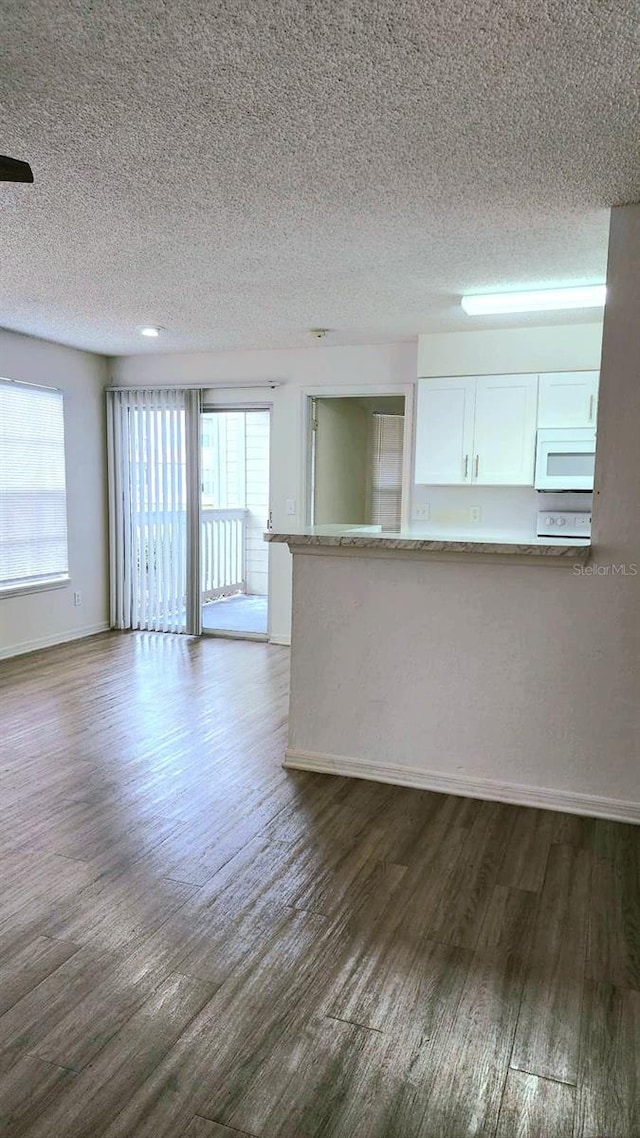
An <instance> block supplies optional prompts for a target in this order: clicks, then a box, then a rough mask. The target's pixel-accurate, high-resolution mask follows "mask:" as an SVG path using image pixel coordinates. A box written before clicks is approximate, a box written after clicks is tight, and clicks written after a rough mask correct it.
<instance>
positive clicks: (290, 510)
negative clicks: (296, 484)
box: [285, 498, 296, 518]
mask: <svg viewBox="0 0 640 1138" xmlns="http://www.w3.org/2000/svg"><path fill="white" fill-rule="evenodd" d="M285 511H286V513H287V516H288V517H290V518H292V517H293V516H294V514H295V512H296V500H295V498H287V500H286V503H285Z"/></svg>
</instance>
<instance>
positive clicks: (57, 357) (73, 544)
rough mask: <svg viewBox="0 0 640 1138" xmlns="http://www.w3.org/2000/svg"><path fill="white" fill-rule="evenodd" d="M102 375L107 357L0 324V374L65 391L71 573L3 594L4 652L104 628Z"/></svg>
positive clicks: (0, 644) (0, 629)
mask: <svg viewBox="0 0 640 1138" xmlns="http://www.w3.org/2000/svg"><path fill="white" fill-rule="evenodd" d="M106 374H107V373H106V361H105V360H104V359H102V358H100V357H98V356H94V355H91V354H90V353H89V352H80V351H76V350H74V349H73V348H65V347H62V346H60V345H58V344H51V343H48V342H46V341H44V340H35V339H32V338H31V337H29V336H20V335H18V334H16V333H15V332H7V331H4V330H3V329H0V375H3V376H6V377H8V378H10V379H20V380H24V381H25V382H27V383H42V384H44V385H45V386H50V387H59V388H61V389H62V391H63V392H64V422H65V454H66V471H67V518H68V532H69V572H70V576H71V582H70V584H69V585H68V586H67V587H66V588H61V589H51V590H47V591H45V592H37V593H29V594H25V595H23V596H16V597H4V598H3V597H0V655H1V656H10V655H13V654H14V653H18V652H24V651H28V650H29V649H30V648H37V647H42V646H44V645H45V644H56V643H58V642H60V641H63V640H69V639H74V638H75V637H78V636H82V635H88V634H89V633H91V632H96V631H99V630H101V629H103V628H106V627H108V623H107V622H108V545H107V543H108V534H107V517H106V501H107V490H106V488H107V478H106V442H105V408H104V403H105V398H104V391H103V388H104V385H105V383H106ZM75 590H79V591H80V593H81V597H82V603H81V605H80V606H79V607H77V608H74V606H73V593H74V591H75Z"/></svg>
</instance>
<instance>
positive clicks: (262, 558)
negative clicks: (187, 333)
mask: <svg viewBox="0 0 640 1138" xmlns="http://www.w3.org/2000/svg"><path fill="white" fill-rule="evenodd" d="M270 418H271V416H270V412H269V410H268V408H244V407H243V408H229V409H215V410H214V409H208V408H207V409H205V410H204V411H203V412H202V414H201V419H200V422H201V433H200V437H201V491H202V493H201V502H200V541H201V604H202V631H203V633H205V634H206V633H208V634H211V635H219V636H232V637H233V636H235V637H243V638H249V639H260V640H266V639H267V636H268V631H269V601H268V597H269V547H268V545H266V544H265V542H264V539H263V534H264V531H265V530H266V529H267V521H268V516H269V438H270Z"/></svg>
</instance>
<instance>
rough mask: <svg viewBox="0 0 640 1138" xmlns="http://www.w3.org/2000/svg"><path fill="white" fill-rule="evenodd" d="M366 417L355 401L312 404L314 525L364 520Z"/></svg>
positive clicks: (365, 518)
mask: <svg viewBox="0 0 640 1138" xmlns="http://www.w3.org/2000/svg"><path fill="white" fill-rule="evenodd" d="M369 418H370V416H369V414H368V412H367V409H366V407H363V406H362V404H361V403H360V402H359V401H358V400H356V399H318V401H317V403H316V422H317V424H318V426H317V430H316V443H315V454H316V473H315V515H314V516H315V523H316V525H319V526H322V525H337V524H347V525H364V524H365V522H366V521H367V488H368V481H367V475H368V459H369Z"/></svg>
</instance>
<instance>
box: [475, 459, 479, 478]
mask: <svg viewBox="0 0 640 1138" xmlns="http://www.w3.org/2000/svg"><path fill="white" fill-rule="evenodd" d="M479 466H480V455H479V454H477V455H476V469H475V474H474V478H477V477H478V467H479Z"/></svg>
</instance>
